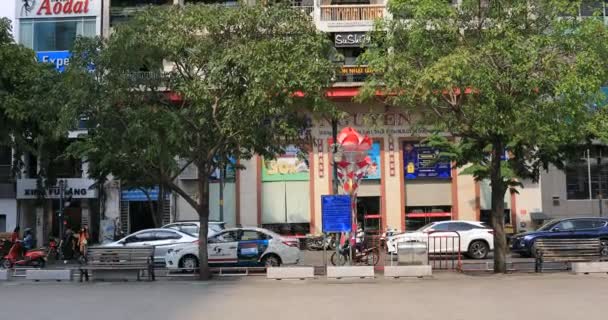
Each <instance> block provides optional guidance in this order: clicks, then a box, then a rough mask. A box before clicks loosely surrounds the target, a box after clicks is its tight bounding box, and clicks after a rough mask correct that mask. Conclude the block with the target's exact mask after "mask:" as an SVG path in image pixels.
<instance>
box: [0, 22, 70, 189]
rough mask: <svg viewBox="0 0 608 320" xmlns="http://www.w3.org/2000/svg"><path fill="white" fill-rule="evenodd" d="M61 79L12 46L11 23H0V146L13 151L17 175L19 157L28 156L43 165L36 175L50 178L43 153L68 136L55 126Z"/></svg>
mask: <svg viewBox="0 0 608 320" xmlns="http://www.w3.org/2000/svg"><path fill="white" fill-rule="evenodd" d="M61 79H62V75H61V74H59V73H58V72H56V71H55V70H54V68H53V66H51V65H48V64H40V63H38V62H37V61H36V56H35V54H34V51H32V50H31V49H28V48H25V47H23V46H21V45H19V44H17V43H15V41H14V40H13V37H12V35H11V24H10V20H8V19H6V18H2V19H0V146H8V147H10V148H12V149H13V150H14V159H13V168H14V169H15V171H16V172H15V173H16V174H18V171H19V169H21V168H22V167H23V165H24V164H23V161H22V157H21V156H22V155H23V154H25V153H29V154H33V155H35V156H37V157H38V159H39V160H40V163H41V164H42V168H41V172H39V174H40V175H41V176H43V177H49V178H52V175H53V174H52V172H51V171H50V170H49V168H48V165H47V164H49V163H50V162H51V160H53V159H50V153H48V152H46V151H45V150H52V149H54V148H55V143H57V142H58V141H60V140H61V139H63V138H65V137H66V133H67V131H65V130H61V129H60V128H59V127H58V126H57V123H58V121H59V116H58V115H59V114H60V113H61V109H62V107H63V106H64V104H63V103H62V101H61V100H60V98H61V97H62V95H63V87H62V85H61V84H62V80H61ZM72 120H73V119H72ZM71 123H72V124H73V123H74V121H72V122H71Z"/></svg>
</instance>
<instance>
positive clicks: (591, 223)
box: [574, 219, 606, 230]
mask: <svg viewBox="0 0 608 320" xmlns="http://www.w3.org/2000/svg"><path fill="white" fill-rule="evenodd" d="M605 225H606V221H604V220H600V219H577V220H574V227H575V228H576V230H588V229H597V228H602V227H603V226H605Z"/></svg>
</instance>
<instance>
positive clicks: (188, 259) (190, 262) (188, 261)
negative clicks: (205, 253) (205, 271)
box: [179, 255, 198, 273]
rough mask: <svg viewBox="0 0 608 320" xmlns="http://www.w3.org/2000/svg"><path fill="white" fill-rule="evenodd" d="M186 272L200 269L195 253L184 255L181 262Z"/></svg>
mask: <svg viewBox="0 0 608 320" xmlns="http://www.w3.org/2000/svg"><path fill="white" fill-rule="evenodd" d="M179 265H180V266H181V268H182V270H184V271H185V272H189V273H192V272H194V271H195V270H196V269H198V258H197V257H195V256H193V255H187V256H184V257H183V258H182V259H181V260H180V264H179Z"/></svg>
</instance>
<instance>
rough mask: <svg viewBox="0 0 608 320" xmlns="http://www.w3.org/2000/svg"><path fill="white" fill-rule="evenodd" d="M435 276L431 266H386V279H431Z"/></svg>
mask: <svg viewBox="0 0 608 320" xmlns="http://www.w3.org/2000/svg"><path fill="white" fill-rule="evenodd" d="M432 275H433V268H432V267H431V266H430V265H423V266H385V267H384V277H385V278H401V277H417V278H422V277H430V276H432Z"/></svg>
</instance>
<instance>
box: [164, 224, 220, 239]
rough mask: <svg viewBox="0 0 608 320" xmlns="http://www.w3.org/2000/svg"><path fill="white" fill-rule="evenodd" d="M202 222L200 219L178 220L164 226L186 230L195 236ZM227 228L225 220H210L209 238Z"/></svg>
mask: <svg viewBox="0 0 608 320" xmlns="http://www.w3.org/2000/svg"><path fill="white" fill-rule="evenodd" d="M200 226H201V223H200V222H199V221H194V220H193V221H176V222H173V223H169V224H167V225H164V226H163V228H169V229H175V230H179V231H183V232H186V233H188V234H191V235H193V236H196V237H198V232H199V229H200ZM224 229H226V223H225V222H223V221H209V226H208V228H207V238H209V237H213V236H214V235H216V234H218V233H220V231H222V230H224Z"/></svg>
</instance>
